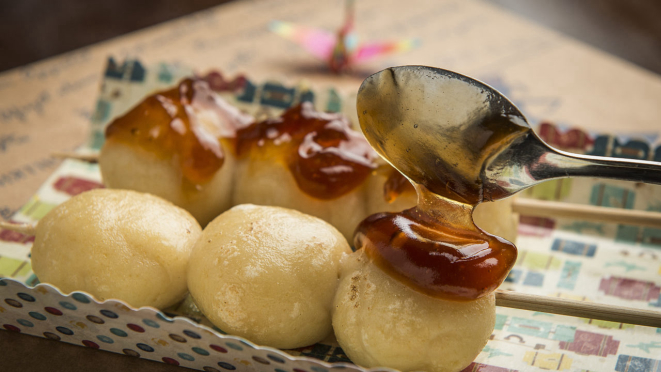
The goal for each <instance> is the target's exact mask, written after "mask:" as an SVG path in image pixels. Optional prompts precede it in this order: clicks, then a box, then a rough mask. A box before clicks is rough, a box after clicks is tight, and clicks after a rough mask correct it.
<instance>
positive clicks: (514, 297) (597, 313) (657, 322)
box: [496, 290, 661, 328]
mask: <svg viewBox="0 0 661 372" xmlns="http://www.w3.org/2000/svg"><path fill="white" fill-rule="evenodd" d="M496 306H503V307H511V308H515V309H522V310H530V311H540V312H544V313H552V314H559V315H568V316H575V317H579V318H588V319H598V320H606V321H609V322H616V323H626V324H635V325H642V326H647V327H657V328H661V311H652V310H642V309H633V308H628V307H622V306H614V305H606V304H599V303H594V302H584V301H576V300H569V299H566V298H557V297H548V296H537V295H531V294H527V293H518V292H512V291H503V290H497V291H496Z"/></svg>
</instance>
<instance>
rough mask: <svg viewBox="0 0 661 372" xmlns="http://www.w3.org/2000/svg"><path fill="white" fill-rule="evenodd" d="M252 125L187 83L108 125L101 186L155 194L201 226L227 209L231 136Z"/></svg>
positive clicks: (203, 86) (198, 84)
mask: <svg viewBox="0 0 661 372" xmlns="http://www.w3.org/2000/svg"><path fill="white" fill-rule="evenodd" d="M252 121H253V119H252V117H250V116H248V115H246V114H243V113H241V112H240V111H239V110H238V109H237V108H235V107H233V106H231V105H230V104H228V103H227V102H225V101H224V100H223V99H222V98H220V97H219V96H218V95H217V94H215V93H214V92H213V91H211V89H210V88H209V86H208V84H207V83H206V82H205V81H202V80H199V79H185V80H183V81H182V82H181V83H180V84H179V85H178V86H177V87H175V88H172V89H170V90H167V91H163V92H159V93H156V94H153V95H151V96H149V97H147V98H145V99H144V100H143V101H142V102H141V103H140V104H138V105H137V106H136V107H134V108H133V109H131V110H130V111H128V112H127V113H126V114H124V115H123V116H121V117H119V118H117V119H115V120H114V121H113V122H112V123H111V124H110V125H109V126H108V127H107V128H106V141H105V144H104V146H103V148H102V149H101V154H100V157H99V165H100V169H101V175H102V177H103V182H104V183H105V185H106V186H107V187H109V188H114V189H128V190H135V191H141V192H148V193H151V194H154V195H157V196H160V197H162V198H164V199H166V200H169V201H171V202H172V203H174V204H176V205H178V206H180V207H182V208H184V209H186V210H187V211H189V212H190V213H191V214H192V215H193V216H194V217H195V218H196V219H197V220H198V221H199V222H200V224H202V225H203V226H204V225H206V224H207V223H208V222H209V221H211V220H212V219H213V218H215V217H216V216H217V215H219V214H220V213H222V212H223V211H225V210H227V209H228V208H230V207H231V205H232V204H231V202H232V201H231V195H232V187H233V180H234V168H235V162H236V160H235V159H234V156H233V154H232V151H231V149H229V148H228V145H229V143H228V141H229V140H228V138H232V137H234V135H235V132H236V130H237V128H241V127H243V126H246V125H248V124H250V123H251V122H252Z"/></svg>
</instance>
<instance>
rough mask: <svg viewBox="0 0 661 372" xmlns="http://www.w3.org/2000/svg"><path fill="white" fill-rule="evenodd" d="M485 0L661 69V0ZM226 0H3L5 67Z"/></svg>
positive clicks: (0, 43) (0, 58)
mask: <svg viewBox="0 0 661 372" xmlns="http://www.w3.org/2000/svg"><path fill="white" fill-rule="evenodd" d="M235 1H241V0H235ZM481 1H485V2H488V3H491V4H495V5H497V6H500V7H502V8H505V9H507V10H509V11H511V12H513V13H516V14H519V15H521V16H523V17H524V18H526V19H528V20H530V21H532V22H535V23H538V24H542V25H544V26H546V27H549V28H551V29H555V30H556V31H558V32H560V33H563V34H565V35H567V36H570V37H573V38H575V39H578V40H581V41H583V42H586V43H588V44H591V45H593V46H594V47H596V48H599V49H601V50H603V51H606V52H608V53H611V54H614V55H617V56H620V57H621V58H624V59H626V60H628V61H630V62H632V63H634V64H637V65H639V66H641V67H643V68H646V69H648V70H651V71H654V72H656V73H659V74H661V22H660V21H659V19H661V1H658V0H580V1H576V0H553V1H548V0H481ZM226 2H228V0H140V1H135V0H111V1H87V0H58V1H52V0H0V30H2V32H0V71H5V70H8V69H11V68H13V67H18V66H22V65H25V64H28V63H30V62H34V61H38V60H40V59H44V58H47V57H50V56H54V55H58V54H61V53H64V52H67V51H71V50H74V49H78V48H81V47H84V46H86V45H91V44H94V43H97V42H100V41H103V40H107V39H110V38H112V37H115V36H119V35H122V34H126V33H129V32H131V31H135V30H139V29H142V28H145V27H148V26H152V25H155V24H158V23H161V22H164V21H167V20H170V19H174V18H177V17H180V16H183V15H186V14H190V13H193V12H197V11H201V10H204V9H206V8H209V7H212V6H215V5H219V4H222V3H226Z"/></svg>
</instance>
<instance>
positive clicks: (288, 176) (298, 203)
mask: <svg viewBox="0 0 661 372" xmlns="http://www.w3.org/2000/svg"><path fill="white" fill-rule="evenodd" d="M236 140H237V145H236V153H237V158H238V159H239V163H240V164H239V165H237V170H236V184H235V188H234V195H233V202H234V204H235V205H238V204H244V203H252V204H259V205H274V206H280V207H285V208H291V209H296V210H298V211H301V212H303V213H307V214H310V215H313V216H315V217H319V218H321V219H323V220H324V221H326V222H328V223H330V224H331V225H333V226H335V227H336V228H337V229H338V230H339V231H340V232H341V233H342V234H343V235H344V236H345V238H347V240H349V239H351V238H352V236H353V232H354V230H355V228H356V226H358V224H359V223H360V221H361V220H362V219H363V218H365V217H366V216H367V214H368V213H367V210H366V202H365V191H366V189H365V187H366V186H365V185H366V181H367V179H368V177H369V176H370V175H371V173H372V171H373V170H374V169H375V168H376V163H375V160H376V159H377V155H376V153H375V152H374V151H373V150H372V148H371V147H370V146H369V144H368V143H367V141H366V140H365V139H364V138H363V137H362V135H361V134H360V133H358V132H356V131H354V130H353V129H351V127H350V124H349V122H348V120H347V119H346V117H344V116H343V115H340V114H329V113H322V112H318V111H315V109H314V108H313V106H312V104H311V103H309V102H303V103H302V104H300V105H297V106H295V107H292V108H290V109H289V110H287V111H286V112H285V113H284V114H282V116H280V117H278V118H273V119H268V120H265V121H263V122H259V123H255V124H253V125H251V126H249V127H246V128H244V129H243V130H240V131H239V132H238V133H237V139H236Z"/></svg>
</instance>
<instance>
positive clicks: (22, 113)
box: [0, 0, 661, 371]
mask: <svg viewBox="0 0 661 372" xmlns="http://www.w3.org/2000/svg"><path fill="white" fill-rule="evenodd" d="M493 3H498V4H500V5H502V6H504V7H506V8H510V9H511V10H513V11H515V12H519V13H520V14H523V15H524V16H527V17H530V18H531V19H535V18H537V20H539V19H545V18H544V15H543V14H542V15H540V14H539V13H538V14H537V15H535V13H534V12H531V11H530V8H531V7H529V6H528V7H527V8H526V6H522V5H521V2H519V5H518V6H517V5H516V3H514V2H513V1H508V0H493V1H491V2H481V1H477V0H469V1H464V0H461V1H460V0H444V1H436V2H428V1H424V0H409V1H407V6H406V7H404V8H402V7H401V5H400V4H401V2H400V1H398V0H383V1H377V0H361V1H359V2H356V8H357V9H356V10H357V13H356V16H357V31H358V33H359V35H360V36H362V37H364V38H365V39H392V38H404V37H406V38H408V37H417V38H419V39H420V40H421V42H422V44H421V46H420V47H419V48H418V49H416V50H414V51H411V52H409V53H406V54H401V55H396V56H391V57H387V58H384V59H381V60H378V61H375V62H373V63H369V64H366V65H364V66H361V67H360V68H359V69H357V71H355V72H354V73H351V74H346V75H342V76H333V75H329V74H327V73H326V72H325V71H324V69H323V68H322V66H323V64H321V63H320V62H318V61H316V60H314V59H313V58H312V57H310V56H308V55H307V54H306V53H305V52H304V51H303V50H301V49H300V48H298V47H297V46H295V45H292V44H290V43H289V42H287V41H286V40H282V39H280V38H279V37H277V36H276V35H273V34H271V33H269V32H268V30H267V24H268V22H269V21H270V20H273V19H279V20H286V21H292V22H297V23H302V24H306V25H311V26H318V27H325V28H328V29H335V28H336V27H337V26H338V25H339V24H340V23H341V21H342V14H343V10H342V2H341V1H339V0H333V1H313V2H308V1H304V0H291V1H282V0H280V1H266V0H257V1H237V2H231V3H228V4H225V5H222V6H220V7H217V8H212V9H210V10H208V11H204V12H200V13H196V14H193V15H191V16H187V17H185V18H182V19H178V20H175V21H171V22H168V23H165V24H161V25H158V26H155V27H152V28H149V29H146V30H142V31H139V32H135V33H131V34H128V35H125V36H122V37H119V38H115V39H112V40H109V41H106V42H102V43H100V44H96V45H93V46H90V47H85V48H82V49H80V50H76V51H73V52H70V53H67V54H64V55H61V56H57V57H54V58H51V59H48V60H45V61H41V62H37V63H34V64H31V65H27V66H23V67H19V68H17V69H14V70H10V71H7V72H5V73H2V74H0V215H1V216H2V217H3V218H9V217H10V215H11V214H12V213H13V212H14V211H16V210H17V209H18V208H19V207H20V206H21V205H23V204H24V203H25V202H26V201H27V200H28V198H29V197H30V196H31V195H32V194H33V193H34V192H35V190H36V189H37V188H38V186H39V185H40V184H41V183H43V182H44V180H45V178H46V177H47V176H48V175H49V174H50V173H51V172H52V171H53V170H54V169H55V167H57V165H58V161H57V160H54V159H52V158H51V156H50V154H51V153H53V152H57V151H70V150H72V149H74V148H76V147H77V146H79V145H81V144H82V143H84V141H85V140H86V136H87V133H88V121H89V117H90V113H91V112H92V110H93V108H94V104H95V96H96V92H97V91H98V82H99V79H100V74H101V71H102V70H103V67H104V65H105V61H106V58H107V57H108V56H109V55H113V56H115V57H117V58H119V59H121V58H126V57H137V58H140V59H141V60H142V61H144V62H145V63H147V64H150V63H156V62H159V61H168V62H176V63H181V64H186V65H189V66H192V67H193V68H194V69H195V70H196V71H206V70H208V69H211V68H221V69H222V70H223V71H226V72H228V73H230V74H234V73H240V72H243V73H247V74H249V75H250V76H251V77H254V78H256V79H264V78H267V77H273V76H274V77H276V78H278V79H285V80H290V81H295V80H299V79H307V80H309V81H311V82H312V83H313V84H318V85H326V84H332V85H334V86H336V87H338V88H340V89H341V90H344V91H352V90H355V89H356V88H357V87H358V85H359V84H360V82H361V81H362V79H363V78H364V77H365V76H366V75H367V74H368V73H370V72H374V71H377V70H380V69H382V68H384V67H387V66H391V65H401V64H426V65H433V66H439V67H444V68H447V69H451V70H455V71H458V72H461V73H464V74H467V75H470V76H475V77H478V78H480V79H487V80H488V79H500V81H505V82H507V86H509V87H511V91H510V92H508V95H509V96H510V98H512V99H513V100H514V101H516V100H517V99H518V98H519V97H528V98H530V97H535V98H538V99H533V100H529V101H528V102H533V103H532V104H527V105H526V106H525V107H524V113H525V114H527V115H528V116H529V117H533V118H544V119H547V120H552V121H555V122H558V123H564V124H567V125H572V126H580V127H583V128H586V129H588V130H598V131H610V132H624V131H626V132H632V131H633V132H640V133H650V134H653V133H657V132H658V131H659V128H661V126H660V125H659V120H658V118H659V116H661V115H660V114H661V105H659V102H660V101H661V78H659V76H658V75H656V74H655V73H653V72H651V71H650V70H648V69H658V68H659V65H658V62H659V61H661V59H659V58H658V53H659V50H661V49H660V48H657V49H656V50H655V53H656V56H657V58H656V60H655V61H651V62H650V63H649V64H647V65H646V67H647V68H648V69H645V68H641V67H639V66H636V65H634V64H632V63H630V62H626V61H624V60H622V59H620V58H616V57H613V56H611V55H609V54H607V53H605V52H603V51H600V50H598V49H596V48H594V47H591V46H588V45H586V44H583V43H580V42H578V41H576V40H575V39H572V38H568V37H567V36H564V35H562V34H561V33H559V32H557V31H551V30H548V29H545V28H543V27H540V26H538V25H535V24H534V23H532V22H531V21H528V20H524V19H523V18H521V17H520V16H517V15H514V14H513V13H510V12H508V11H505V10H503V8H501V7H498V6H496V5H494V4H493ZM560 3H568V1H562V2H560ZM593 3H594V2H593ZM649 3H651V2H649ZM526 9H528V10H526ZM538 9H539V7H538ZM541 9H544V8H543V6H542V7H541ZM623 9H625V10H626V8H623ZM655 9H658V7H657V8H655ZM526 12H527V13H528V14H526ZM545 12H546V14H547V15H548V14H549V13H550V11H549V10H548V9H546V11H545ZM542 13H544V11H542ZM531 14H532V15H531ZM547 18H548V17H547ZM550 18H551V19H552V18H553V17H552V16H551V17H550ZM625 18H626V17H625ZM558 19H561V18H558ZM656 19H658V18H655V20H656ZM562 22H564V24H571V23H572V22H574V23H579V22H581V20H580V17H575V19H574V20H573V21H572V20H568V19H562ZM562 22H561V24H562ZM551 23H552V22H551ZM556 23H557V22H556ZM655 24H656V25H658V22H656V23H655ZM654 27H656V26H652V28H651V29H650V30H647V31H645V30H643V31H642V32H643V33H645V32H647V34H648V35H649V34H651V35H652V39H651V41H648V42H647V44H645V42H642V43H643V45H652V46H656V47H658V46H659V40H658V34H656V36H655V35H654V33H655V32H657V30H658V29H656V28H654ZM597 28H598V27H597ZM578 29H580V27H578ZM639 31H640V30H639ZM655 37H656V38H655ZM625 41H626V40H625ZM621 43H622V41H620V42H619V44H621ZM616 44H617V43H616ZM642 59H643V60H644V59H646V57H642ZM640 64H643V63H640ZM657 71H658V70H657ZM0 350H2V351H3V357H2V361H0V370H16V371H32V370H35V371H36V370H46V369H49V370H81V371H82V370H89V369H90V368H92V366H95V367H94V369H95V370H97V371H106V370H108V371H110V370H125V369H126V370H130V369H136V370H137V369H140V370H145V371H152V370H154V371H155V370H163V371H166V370H172V371H174V370H181V369H180V368H178V367H172V366H167V365H164V364H161V363H155V362H150V361H146V360H139V359H137V360H136V359H131V358H129V357H125V356H120V355H115V354H110V353H106V352H99V351H94V350H89V349H84V348H82V347H76V346H71V345H67V344H63V343H55V342H53V341H49V340H45V339H38V338H34V337H29V336H24V335H15V334H11V333H9V332H6V331H2V332H0ZM5 355H11V357H9V358H6V357H5Z"/></svg>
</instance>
